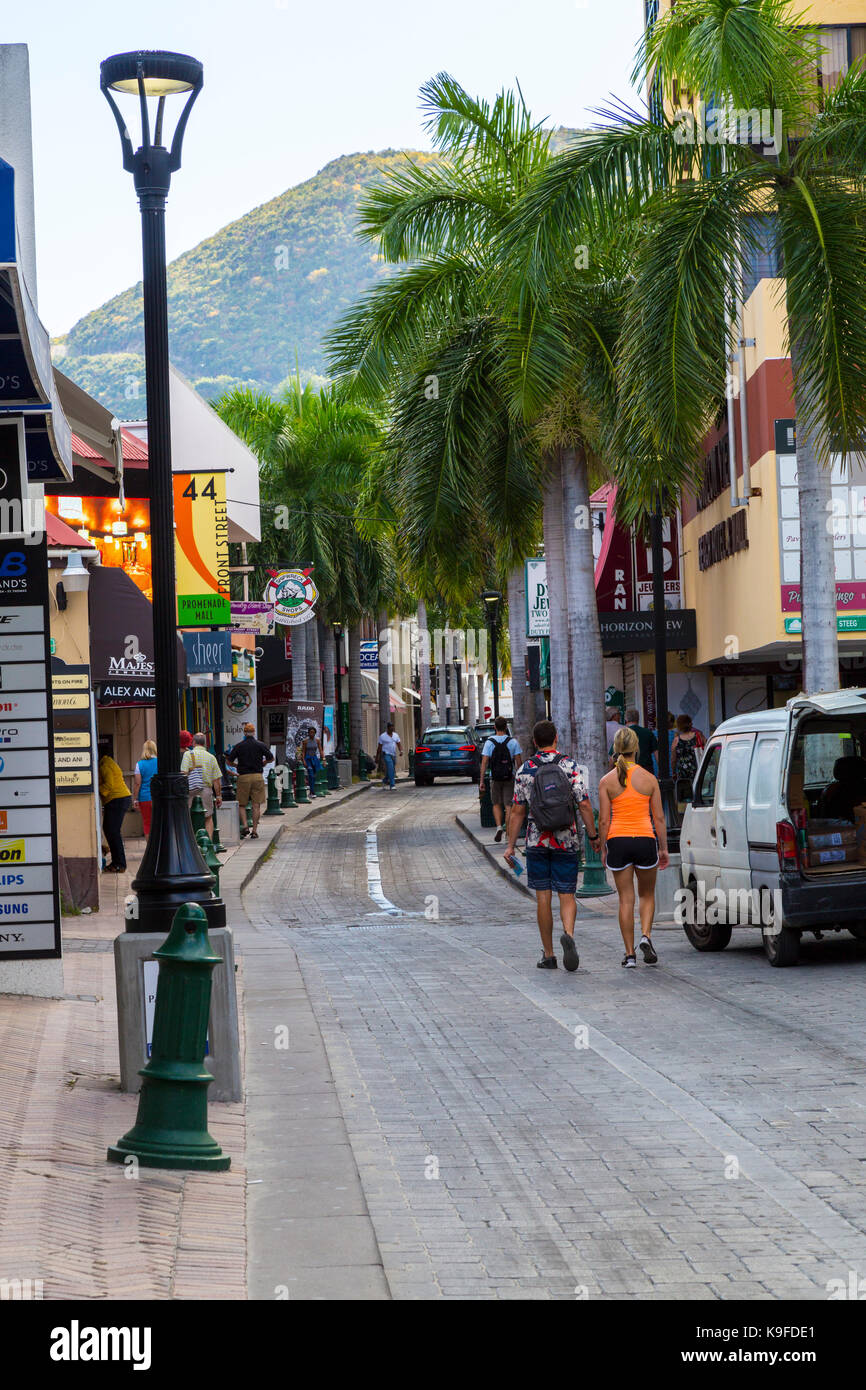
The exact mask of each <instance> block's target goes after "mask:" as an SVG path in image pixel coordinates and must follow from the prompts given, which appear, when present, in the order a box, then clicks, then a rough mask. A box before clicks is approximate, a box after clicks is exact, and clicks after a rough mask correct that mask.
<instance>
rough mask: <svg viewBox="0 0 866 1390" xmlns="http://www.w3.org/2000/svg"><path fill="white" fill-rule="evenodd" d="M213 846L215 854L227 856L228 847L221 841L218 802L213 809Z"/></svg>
mask: <svg viewBox="0 0 866 1390" xmlns="http://www.w3.org/2000/svg"><path fill="white" fill-rule="evenodd" d="M211 845H212V846H213V852H214V854H225V852H226V847H225V845H224V844H223V842H222V840H221V839H220V823H219V819H218V816H217V806H216V802H214V808H213V835H212V836H211Z"/></svg>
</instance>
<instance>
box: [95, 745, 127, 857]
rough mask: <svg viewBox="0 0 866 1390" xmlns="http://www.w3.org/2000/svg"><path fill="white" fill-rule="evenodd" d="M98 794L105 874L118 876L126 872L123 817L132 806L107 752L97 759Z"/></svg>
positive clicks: (116, 768)
mask: <svg viewBox="0 0 866 1390" xmlns="http://www.w3.org/2000/svg"><path fill="white" fill-rule="evenodd" d="M99 795H100V799H101V801H102V829H103V833H104V835H105V839H106V841H107V843H108V850H109V853H110V854H111V863H110V864H107V865H106V868H105V872H106V873H108V874H122V873H125V872H126V848H125V846H124V843H123V830H122V827H123V818H124V816H125V815H126V813H127V811H128V810H129V809H130V807H131V806H132V792H131V791H130V790H129V787H128V786H127V785H126V783H125V782H124V780H123V773H122V772H121V770H120V768H119V767H118V765H117V763H116V762H115V761H114V759H113V758H112V757H111V755H110V754H109V753H104V754H103V755H102V757H101V758H100V759H99Z"/></svg>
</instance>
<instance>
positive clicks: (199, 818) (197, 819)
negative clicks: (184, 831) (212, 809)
mask: <svg viewBox="0 0 866 1390" xmlns="http://www.w3.org/2000/svg"><path fill="white" fill-rule="evenodd" d="M189 816H190V820H191V821H192V828H193V834H195V833H196V831H199V830H206V829H207V826H206V825H205V820H206V819H207V817H206V816H205V813H204V805H203V803H202V799H201V797H200V796H194V797H193V799H192V805H191V806H190V808H189Z"/></svg>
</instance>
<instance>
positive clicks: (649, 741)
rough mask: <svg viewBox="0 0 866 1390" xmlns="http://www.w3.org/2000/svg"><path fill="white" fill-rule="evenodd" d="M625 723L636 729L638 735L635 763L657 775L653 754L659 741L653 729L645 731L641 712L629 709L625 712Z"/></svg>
mask: <svg viewBox="0 0 866 1390" xmlns="http://www.w3.org/2000/svg"><path fill="white" fill-rule="evenodd" d="M625 722H626V724H627V725H628V727H629V728H630V729H634V731H635V733H636V734H637V741H638V752H637V758H636V759H635V761H636V762H637V765H638V767H642V768H645V769H646V771H647V772H652V773H653V774H655V766H654V764H653V753H654V752H655V751H656V749H657V748H658V746H659V745H658V739H657V738H656V736H655V734H654V733H653V731H652V729H645V728H644V726H643V724H641V722H640V710H636V709H627V710H626V712H625Z"/></svg>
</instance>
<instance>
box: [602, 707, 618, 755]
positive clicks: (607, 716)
mask: <svg viewBox="0 0 866 1390" xmlns="http://www.w3.org/2000/svg"><path fill="white" fill-rule="evenodd" d="M621 728H622V725H621V724H620V722H619V709H618V708H617V706H616V705H607V706H605V711H604V733H605V738H606V740H607V744H606V747H607V751H608V756H610V754H611V753H612V752H613V741H614V739H615V738H616V736H617V734H618V733H619V731H620V729H621Z"/></svg>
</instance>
